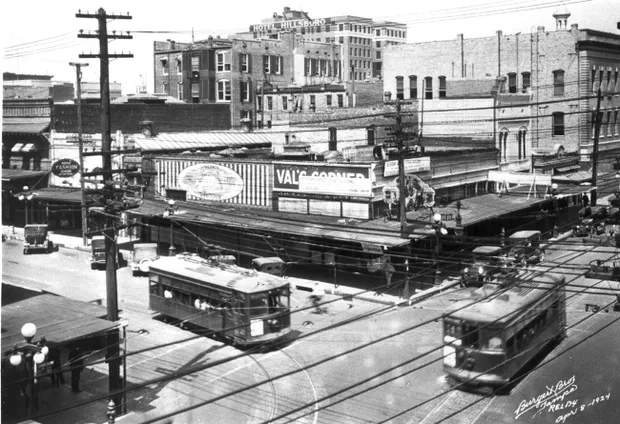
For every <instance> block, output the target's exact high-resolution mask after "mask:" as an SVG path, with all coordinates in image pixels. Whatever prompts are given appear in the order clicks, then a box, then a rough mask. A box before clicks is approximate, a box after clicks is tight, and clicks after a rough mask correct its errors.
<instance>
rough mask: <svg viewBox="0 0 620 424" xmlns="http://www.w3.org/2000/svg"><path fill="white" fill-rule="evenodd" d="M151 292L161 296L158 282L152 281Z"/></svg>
mask: <svg viewBox="0 0 620 424" xmlns="http://www.w3.org/2000/svg"><path fill="white" fill-rule="evenodd" d="M149 292H150V293H151V294H159V284H157V281H153V280H151V281H150V285H149Z"/></svg>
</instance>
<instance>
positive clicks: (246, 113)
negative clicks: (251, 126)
mask: <svg viewBox="0 0 620 424" xmlns="http://www.w3.org/2000/svg"><path fill="white" fill-rule="evenodd" d="M241 119H250V120H251V119H252V111H250V110H242V111H241Z"/></svg>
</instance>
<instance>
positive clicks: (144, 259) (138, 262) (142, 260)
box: [130, 243, 159, 276]
mask: <svg viewBox="0 0 620 424" xmlns="http://www.w3.org/2000/svg"><path fill="white" fill-rule="evenodd" d="M157 259H159V255H158V254H157V243H136V244H134V246H133V252H132V253H131V264H130V265H131V272H132V274H133V275H134V276H137V275H139V274H148V273H149V266H150V264H151V262H153V261H155V260H157Z"/></svg>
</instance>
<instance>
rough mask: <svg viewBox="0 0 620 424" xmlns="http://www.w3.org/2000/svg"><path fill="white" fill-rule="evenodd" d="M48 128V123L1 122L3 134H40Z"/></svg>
mask: <svg viewBox="0 0 620 424" xmlns="http://www.w3.org/2000/svg"><path fill="white" fill-rule="evenodd" d="M49 126H50V123H49V122H3V123H2V132H3V133H17V134H41V133H42V132H43V131H45V130H46V129H47V128H48V127H49Z"/></svg>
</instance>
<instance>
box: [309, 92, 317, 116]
mask: <svg viewBox="0 0 620 424" xmlns="http://www.w3.org/2000/svg"><path fill="white" fill-rule="evenodd" d="M310 110H311V111H312V112H314V111H315V110H316V96H315V95H314V94H311V95H310Z"/></svg>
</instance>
